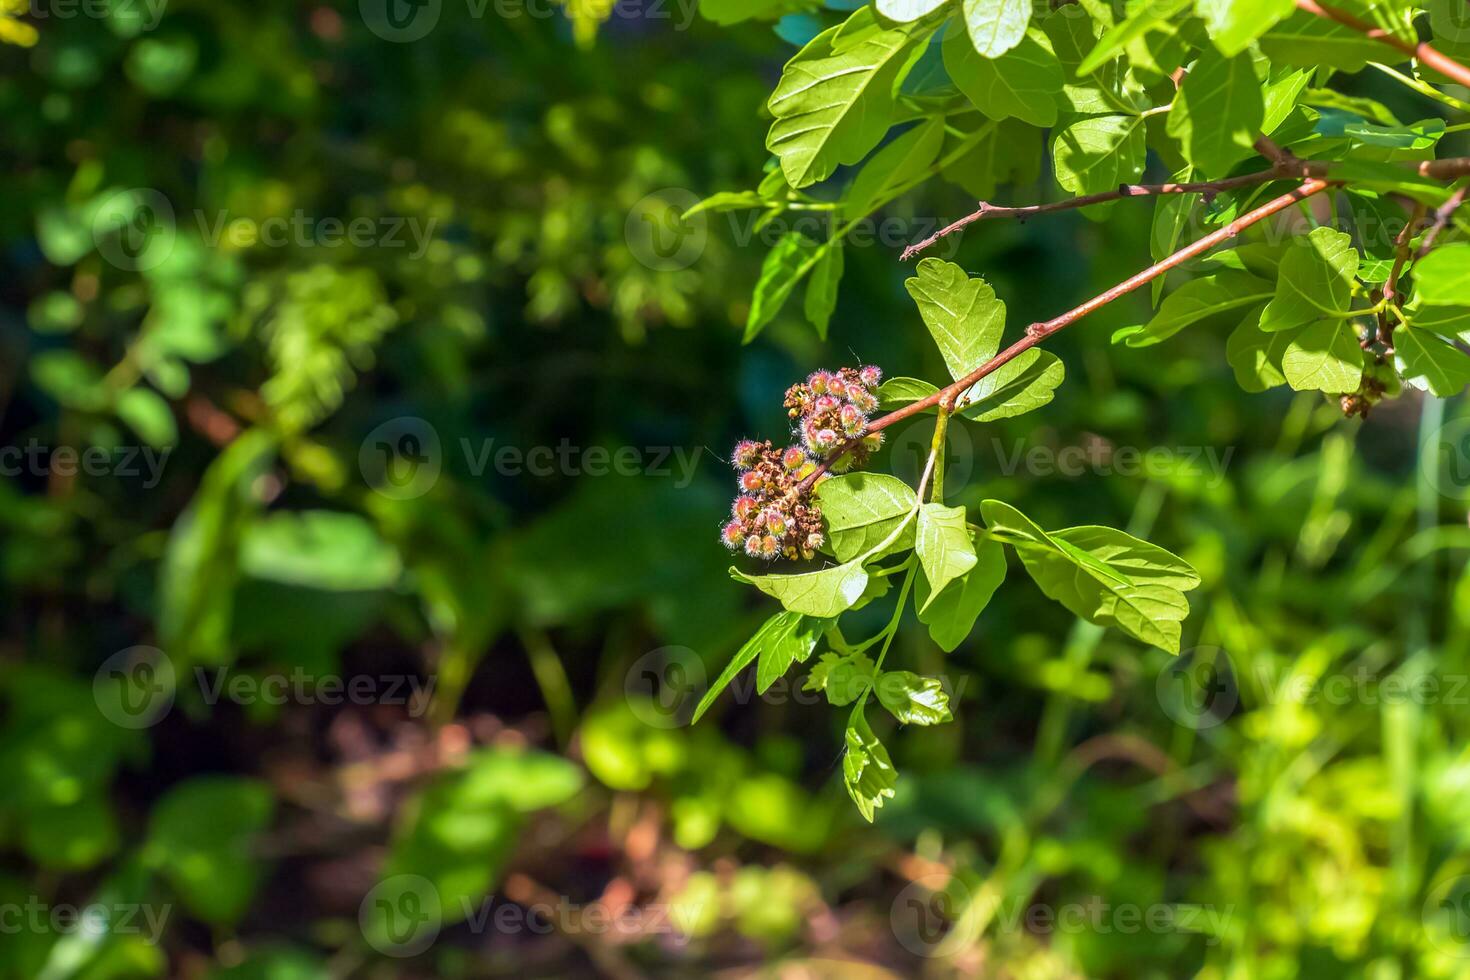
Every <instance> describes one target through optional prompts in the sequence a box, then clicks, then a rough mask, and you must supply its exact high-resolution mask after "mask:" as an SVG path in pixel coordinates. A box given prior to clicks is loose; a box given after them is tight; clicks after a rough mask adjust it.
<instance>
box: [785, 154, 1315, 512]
mask: <svg viewBox="0 0 1470 980" xmlns="http://www.w3.org/2000/svg"><path fill="white" fill-rule="evenodd" d="M1336 186H1339V185H1338V183H1337V182H1336V181H1329V180H1323V179H1321V178H1318V177H1314V178H1312V179H1310V180H1306V181H1303V182H1302V183H1301V184H1300V185H1299V186H1297V187H1296V188H1294V189H1292V190H1291V191H1288V192H1287V193H1285V194H1282V195H1281V196H1280V197H1275V198H1272V199H1271V200H1269V201H1267V202H1266V203H1265V204H1262V205H1261V206H1260V207H1258V208H1256V209H1255V210H1254V211H1250V212H1248V213H1246V214H1243V215H1241V216H1240V217H1239V218H1236V219H1235V220H1234V221H1232V222H1230V224H1228V225H1226V226H1225V227H1223V228H1219V229H1217V230H1215V231H1212V232H1210V233H1209V234H1208V235H1205V236H1204V237H1203V238H1201V239H1199V240H1198V241H1195V242H1191V243H1190V244H1189V245H1186V246H1185V247H1184V248H1181V249H1180V250H1179V251H1177V252H1175V253H1174V254H1173V255H1170V256H1167V257H1166V258H1164V259H1161V260H1160V261H1158V262H1156V263H1154V264H1153V265H1151V266H1149V267H1148V268H1147V269H1144V270H1143V271H1142V272H1138V273H1135V274H1134V275H1132V276H1130V277H1128V278H1127V279H1125V280H1123V281H1122V282H1120V283H1118V284H1117V285H1116V286H1114V287H1112V288H1111V289H1109V290H1107V291H1105V292H1102V293H1099V294H1098V295H1096V296H1094V297H1093V298H1092V299H1090V300H1088V301H1087V302H1085V303H1083V304H1082V305H1081V306H1076V307H1073V308H1072V309H1070V310H1068V311H1067V312H1065V313H1063V314H1061V315H1060V316H1055V317H1053V318H1052V319H1050V320H1046V321H1044V322H1042V323H1033V324H1031V326H1029V327H1027V328H1026V334H1025V336H1023V337H1022V338H1021V339H1020V340H1017V341H1016V342H1015V343H1014V344H1012V345H1011V346H1009V347H1007V348H1006V349H1005V350H1003V351H1001V352H1000V353H999V354H996V355H995V356H994V357H992V358H991V359H990V360H988V361H986V362H985V363H984V364H982V365H980V366H979V367H977V368H976V369H975V370H973V371H971V372H970V373H969V374H967V375H965V376H964V377H963V378H961V379H960V380H958V381H956V382H954V383H953V384H951V385H948V386H946V387H944V388H941V389H939V390H938V391H936V392H934V393H933V394H932V395H926V396H925V397H923V398H920V399H919V400H918V401H914V402H910V403H909V404H907V405H905V406H903V407H902V408H900V409H897V410H895V411H892V412H889V413H888V414H887V415H883V416H880V417H879V418H876V419H874V420H873V421H872V422H869V423H868V427H867V429H866V430H864V433H863V435H869V434H871V433H874V432H878V431H881V430H883V429H886V428H888V427H889V426H890V425H892V424H894V423H895V422H901V421H903V420H904V419H906V418H909V417H910V416H913V415H917V414H919V413H920V412H922V411H924V410H926V409H928V408H932V407H933V406H935V405H938V404H941V403H943V404H946V405H953V404H954V402H955V399H957V398H958V397H959V395H960V393H961V392H963V391H964V390H965V389H967V388H969V387H970V386H971V385H973V384H975V382H977V381H979V380H980V379H981V378H984V377H985V376H986V375H989V374H992V373H994V372H995V371H998V370H999V369H1000V368H1002V367H1004V366H1005V365H1006V364H1008V363H1010V362H1011V361H1013V360H1015V359H1016V358H1017V357H1019V356H1021V355H1022V354H1024V353H1025V352H1026V351H1028V350H1030V349H1031V348H1032V347H1035V346H1036V345H1037V344H1039V343H1041V342H1042V341H1043V340H1045V339H1046V338H1048V337H1050V336H1051V335H1052V334H1054V333H1057V332H1058V331H1060V330H1063V329H1065V328H1066V327H1069V326H1071V325H1072V324H1074V323H1076V322H1077V321H1078V320H1080V319H1082V318H1083V317H1085V316H1087V314H1089V313H1092V312H1094V311H1096V310H1099V309H1101V308H1102V307H1104V306H1107V305H1108V304H1109V303H1111V302H1113V300H1115V299H1118V298H1120V297H1122V296H1126V295H1128V294H1129V293H1131V292H1133V291H1134V290H1135V289H1137V288H1138V287H1139V286H1142V285H1144V284H1145V283H1148V282H1151V281H1152V280H1154V279H1157V278H1158V277H1159V276H1162V275H1163V274H1164V273H1166V272H1168V271H1169V270H1170V269H1174V268H1177V267H1178V266H1181V265H1183V264H1184V263H1185V262H1188V261H1189V260H1190V259H1192V258H1195V257H1196V256H1199V255H1203V254H1204V253H1205V252H1208V251H1209V250H1210V249H1212V248H1214V247H1215V246H1216V245H1219V244H1220V243H1221V242H1225V241H1229V240H1230V239H1232V238H1234V237H1235V236H1236V235H1239V234H1240V233H1241V232H1242V231H1244V230H1245V229H1247V228H1249V227H1250V226H1251V225H1253V224H1255V223H1257V222H1258V221H1262V220H1264V219H1266V218H1269V217H1270V216H1271V215H1273V214H1275V213H1276V212H1278V211H1281V210H1283V209H1285V208H1288V207H1291V206H1292V205H1293V204H1296V203H1297V202H1298V201H1304V200H1306V199H1307V198H1309V197H1312V196H1313V195H1315V194H1320V193H1322V192H1323V191H1325V190H1326V189H1327V188H1329V187H1336ZM861 439H862V436H859V437H857V438H856V439H853V440H850V441H849V442H847V443H846V444H845V445H842V446H839V447H838V448H837V449H835V450H833V452H832V453H831V454H830V455H829V456H828V457H827V458H826V459H824V460H822V462H821V463H820V464H818V466H817V468H816V471H815V472H813V473H812V474H810V475H809V476H807V477H806V479H804V480H803V481H802V482H801V484H800V486H801V487H802V488H806V487H809V486H811V485H812V483H814V482H815V481H816V480H817V478H818V477H820V476H821V475H822V474H823V473H825V472H827V469H828V468H829V467H830V466H831V465H832V464H833V463H835V462H836V461H837V460H838V459H840V458H841V457H842V455H843V454H844V453H846V452H847V451H848V450H849V449H851V448H852V447H853V446H855V445H857V444H858V442H859V441H861Z"/></svg>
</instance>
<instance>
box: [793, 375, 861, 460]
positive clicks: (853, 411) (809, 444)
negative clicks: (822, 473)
mask: <svg viewBox="0 0 1470 980" xmlns="http://www.w3.org/2000/svg"><path fill="white" fill-rule="evenodd" d="M882 380H883V372H882V371H880V370H879V369H878V368H876V367H872V366H871V365H870V366H868V367H864V368H843V369H842V370H840V371H816V372H813V374H812V376H811V377H809V378H807V379H806V381H805V382H804V383H802V384H795V385H792V386H791V387H790V388H787V389H786V414H787V415H789V416H790V417H791V418H792V419H793V420H794V421H795V424H796V428H795V435H796V436H797V437H798V438H800V439H801V444H802V445H803V446H805V447H806V450H807V452H809V453H811V454H812V455H813V456H816V457H822V456H825V455H827V454H828V453H830V452H831V451H832V450H834V449H836V448H837V447H838V446H840V445H842V444H843V443H845V442H847V441H848V440H850V439H856V438H857V437H858V436H861V435H862V434H863V432H864V430H866V429H867V427H868V413H870V412H871V411H873V409H875V408H877V407H878V392H877V388H878V382H880V381H882ZM882 444H883V436H882V435H881V434H880V433H877V432H875V433H873V434H872V435H870V436H865V437H864V438H863V440H862V441H861V442H859V443H858V444H857V445H856V446H853V447H852V449H851V450H849V451H848V452H847V454H846V455H844V456H843V457H842V458H841V459H840V460H838V461H837V462H836V463H835V464H833V467H832V468H833V469H834V470H835V471H836V472H838V473H841V472H843V471H845V470H847V469H850V468H852V467H853V466H861V465H862V464H863V463H865V462H867V459H868V454H869V453H871V452H872V451H873V450H875V449H877V448H878V447H879V446H881V445H882Z"/></svg>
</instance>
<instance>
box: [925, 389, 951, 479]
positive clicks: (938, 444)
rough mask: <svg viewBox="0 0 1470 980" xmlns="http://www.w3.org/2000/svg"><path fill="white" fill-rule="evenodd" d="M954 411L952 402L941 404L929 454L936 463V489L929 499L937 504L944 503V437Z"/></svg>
mask: <svg viewBox="0 0 1470 980" xmlns="http://www.w3.org/2000/svg"><path fill="white" fill-rule="evenodd" d="M953 411H954V408H953V405H952V402H940V403H939V417H938V418H937V419H936V420H935V422H934V438H933V439H932V440H931V441H930V443H929V454H930V456H931V457H932V458H933V459H934V460H935V463H934V489H933V495H932V496H931V497H930V498H929V499H930V500H932V501H934V502H935V503H936V504H942V503H944V435H945V431H946V430H947V429H948V428H949V416H950V413H951V412H953Z"/></svg>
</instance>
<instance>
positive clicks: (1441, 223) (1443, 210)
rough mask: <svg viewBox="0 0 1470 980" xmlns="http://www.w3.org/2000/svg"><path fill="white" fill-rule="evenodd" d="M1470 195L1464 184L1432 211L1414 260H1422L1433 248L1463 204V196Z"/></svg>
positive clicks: (1469, 190) (1468, 185)
mask: <svg viewBox="0 0 1470 980" xmlns="http://www.w3.org/2000/svg"><path fill="white" fill-rule="evenodd" d="M1467 193H1470V184H1466V185H1465V186H1464V187H1461V188H1460V189H1459V190H1457V191H1455V192H1454V193H1453V194H1451V195H1450V199H1449V200H1448V201H1445V202H1444V203H1443V204H1441V205H1440V206H1439V207H1438V208H1436V209H1435V211H1434V218H1433V220H1432V221H1431V222H1430V225H1429V229H1428V230H1427V231H1425V232H1424V238H1423V239H1422V240H1421V241H1420V242H1419V251H1418V252H1416V253H1414V258H1416V259H1422V258H1424V256H1426V255H1428V254H1429V250H1430V249H1432V248H1434V243H1435V241H1436V240H1437V239H1438V238H1439V236H1440V233H1441V232H1443V231H1444V230H1445V228H1446V227H1447V226H1448V225H1449V223H1450V219H1451V218H1453V217H1454V216H1455V212H1456V211H1458V210H1459V208H1460V205H1462V204H1464V203H1465V195H1466V194H1467Z"/></svg>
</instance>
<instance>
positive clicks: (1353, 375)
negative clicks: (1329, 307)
mask: <svg viewBox="0 0 1470 980" xmlns="http://www.w3.org/2000/svg"><path fill="white" fill-rule="evenodd" d="M1281 373H1282V374H1284V375H1286V383H1287V384H1289V385H1291V387H1292V390H1293V391H1322V392H1326V393H1328V394H1332V395H1341V394H1346V393H1347V392H1351V391H1357V390H1358V385H1360V384H1361V383H1362V381H1363V349H1362V347H1360V346H1359V345H1358V338H1357V336H1356V335H1355V334H1354V332H1353V328H1352V324H1351V323H1350V322H1349V321H1347V320H1318V321H1317V322H1316V323H1313V324H1311V325H1310V326H1308V327H1307V328H1306V329H1305V330H1303V331H1302V332H1301V333H1299V334H1297V335H1296V336H1295V337H1294V338H1293V339H1292V341H1291V343H1290V344H1288V345H1287V348H1286V353H1285V354H1283V355H1282V357H1281Z"/></svg>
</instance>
